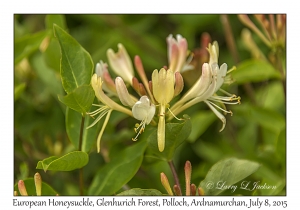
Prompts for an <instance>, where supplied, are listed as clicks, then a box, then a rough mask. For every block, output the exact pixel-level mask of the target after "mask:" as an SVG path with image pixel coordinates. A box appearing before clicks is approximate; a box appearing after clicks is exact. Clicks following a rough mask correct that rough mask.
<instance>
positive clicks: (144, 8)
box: [0, 0, 300, 209]
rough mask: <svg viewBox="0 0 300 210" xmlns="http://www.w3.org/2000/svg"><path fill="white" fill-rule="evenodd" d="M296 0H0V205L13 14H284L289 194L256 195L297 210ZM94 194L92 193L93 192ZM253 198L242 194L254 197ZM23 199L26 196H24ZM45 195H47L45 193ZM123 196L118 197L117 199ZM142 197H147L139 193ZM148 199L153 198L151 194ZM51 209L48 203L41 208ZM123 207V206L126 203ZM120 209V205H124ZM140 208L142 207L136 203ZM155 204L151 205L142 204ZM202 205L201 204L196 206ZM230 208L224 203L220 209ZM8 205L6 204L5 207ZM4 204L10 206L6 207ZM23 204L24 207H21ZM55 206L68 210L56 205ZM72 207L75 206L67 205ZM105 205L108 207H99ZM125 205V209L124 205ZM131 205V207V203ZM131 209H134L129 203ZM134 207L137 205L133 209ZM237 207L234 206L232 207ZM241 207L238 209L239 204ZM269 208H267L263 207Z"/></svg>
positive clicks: (4, 194)
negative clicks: (283, 202)
mask: <svg viewBox="0 0 300 210" xmlns="http://www.w3.org/2000/svg"><path fill="white" fill-rule="evenodd" d="M294 2H296V1H279V0H276V1H275V0H267V1H266V0H265V1H261V0H252V1H247V2H245V1H240V0H235V1H199V0H198V1H197V0H189V1H178V2H176V1H162V0H152V1H137V0H135V1H133V0H123V1H122V0H120V1H116V0H109V1H78V3H77V2H76V1H72V2H70V1H61V0H59V1H58V0H52V1H48V2H45V1H37V0H29V1H8V2H7V1H1V3H0V8H1V13H0V14H1V19H0V20H1V32H0V42H1V45H0V46H1V64H2V65H1V72H3V73H4V76H2V81H1V88H0V90H1V96H2V97H1V98H2V100H1V110H2V120H1V122H2V123H1V131H2V132H1V134H2V135H1V143H2V144H1V158H0V166H1V178H0V180H1V181H0V186H1V187H0V189H1V190H0V193H1V194H0V197H1V201H0V206H1V207H2V206H3V207H11V206H12V205H13V202H12V201H13V198H14V197H13V196H12V195H11V192H12V187H13V186H12V184H13V183H12V181H11V180H12V179H13V178H12V177H13V113H14V110H13V14H15V13H43V14H45V13H57V14H59V13H65V14H66V13H151V14H155V13H177V14H179V13H194V14H199V13H214V14H219V13H230V14H237V13H287V50H288V51H287V55H288V56H287V69H288V72H287V91H288V92H287V196H286V197H285V196H280V197H259V199H265V198H268V199H270V200H274V199H276V200H288V207H289V208H290V209H296V208H294V207H296V206H298V197H299V196H298V194H299V193H298V189H299V182H298V180H297V178H298V177H299V159H298V156H297V155H299V151H298V150H299V137H298V135H297V134H298V133H297V131H298V130H299V124H298V122H297V121H296V119H297V118H296V117H298V113H299V111H297V110H296V108H298V107H299V100H298V96H299V93H298V87H297V86H299V82H298V78H299V71H300V70H299V69H298V68H299V67H298V66H297V64H298V63H296V62H295V61H299V53H298V51H296V50H295V49H297V48H298V45H299V44H298V43H299V37H300V36H299V30H300V29H299V20H300V19H299V14H298V11H296V8H298V4H296V3H294ZM297 39H298V41H297ZM72 198H74V199H80V197H60V198H59V199H62V200H66V201H67V200H70V199H72ZM92 198H93V199H96V197H92ZM230 198H231V197H207V199H208V200H214V199H218V200H228V199H230ZM255 198H256V197H245V199H255ZM23 199H25V200H26V198H23ZM43 199H46V198H45V197H44V198H43ZM120 199H121V198H120ZM143 199H145V200H146V199H147V198H145V197H143ZM149 199H151V198H149ZM44 208H45V209H53V208H52V207H44ZM124 208H125V209H126V208H127V207H124ZM124 208H122V209H124ZM139 208H140V207H139ZM145 208H146V209H147V208H149V209H150V208H151V209H153V207H149V206H148V207H145ZM198 208H201V207H198ZM229 208H230V209H232V207H226V208H223V209H229ZM4 209H6V208H4ZM7 209H8V208H7ZM25 209H26V208H25ZM55 209H66V207H59V208H55ZM70 209H74V208H70ZM101 209H106V208H101ZM127 209H129V208H127ZM130 209H132V208H130ZM133 209H134V208H133ZM135 209H137V208H135ZM236 209H237V208H236ZM239 209H240V208H239ZM261 209H267V208H264V207H263V208H261Z"/></svg>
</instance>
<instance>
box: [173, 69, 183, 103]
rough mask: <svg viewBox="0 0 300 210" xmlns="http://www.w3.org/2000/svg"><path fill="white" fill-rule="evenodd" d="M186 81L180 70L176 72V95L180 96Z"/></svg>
mask: <svg viewBox="0 0 300 210" xmlns="http://www.w3.org/2000/svg"><path fill="white" fill-rule="evenodd" d="M183 87H184V82H183V78H182V76H181V74H180V73H179V72H176V73H175V88H174V97H175V96H178V95H179V94H180V93H181V91H182V90H183Z"/></svg>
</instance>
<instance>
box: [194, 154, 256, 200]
mask: <svg viewBox="0 0 300 210" xmlns="http://www.w3.org/2000/svg"><path fill="white" fill-rule="evenodd" d="M259 166H260V165H259V164H258V163H256V162H252V161H249V160H240V159H236V158H228V159H225V160H221V161H219V162H217V163H216V164H215V165H213V166H212V167H211V169H210V170H209V171H208V173H207V175H206V177H205V179H204V180H203V181H201V183H200V186H199V187H201V188H202V189H203V190H204V194H205V195H218V194H220V193H221V192H222V191H224V190H226V189H224V187H222V185H223V184H224V185H223V186H225V185H226V186H231V185H233V184H235V183H237V182H239V181H241V180H243V179H244V178H246V177H247V176H249V175H251V174H253V173H254V172H255V171H256V170H257V169H258V168H259Z"/></svg>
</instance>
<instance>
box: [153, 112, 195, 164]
mask: <svg viewBox="0 0 300 210" xmlns="http://www.w3.org/2000/svg"><path fill="white" fill-rule="evenodd" d="M184 117H185V120H184V121H183V122H182V123H167V124H166V129H165V134H166V139H165V140H166V142H165V149H164V151H162V152H160V151H159V150H158V144H157V129H154V131H153V132H152V133H151V134H150V135H149V137H148V146H149V149H150V150H151V152H153V155H155V156H157V157H160V158H161V159H163V160H167V161H169V160H172V158H173V155H174V152H175V150H176V148H177V147H179V146H180V145H181V144H182V143H183V142H184V140H186V139H187V138H188V136H189V135H190V133H191V129H192V125H191V121H190V119H189V117H188V116H187V115H185V116H184Z"/></svg>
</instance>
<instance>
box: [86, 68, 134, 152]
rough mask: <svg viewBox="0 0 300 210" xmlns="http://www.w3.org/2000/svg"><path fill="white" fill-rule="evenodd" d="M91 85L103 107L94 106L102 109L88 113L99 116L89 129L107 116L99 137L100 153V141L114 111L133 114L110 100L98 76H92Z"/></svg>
mask: <svg viewBox="0 0 300 210" xmlns="http://www.w3.org/2000/svg"><path fill="white" fill-rule="evenodd" d="M91 84H92V87H93V89H94V91H95V95H96V97H97V99H98V100H99V101H100V102H101V103H102V104H103V105H98V104H93V105H94V106H98V107H100V108H99V109H97V110H95V111H93V112H90V113H88V114H89V115H90V116H91V117H94V116H96V115H98V114H99V116H98V117H97V118H96V120H95V121H94V122H93V123H92V124H91V125H90V126H88V127H87V128H90V127H92V126H94V125H95V124H96V123H97V122H99V121H100V120H101V119H102V118H103V117H104V116H105V115H106V118H105V120H104V123H103V126H102V128H101V130H100V133H99V135H98V138H97V151H98V152H100V140H101V137H102V135H103V132H104V129H105V127H106V125H107V123H108V120H109V118H110V115H111V112H112V111H113V110H116V111H119V112H123V113H125V114H127V115H129V116H132V113H131V111H130V110H129V109H127V108H125V107H123V106H121V105H119V104H118V103H116V102H114V101H113V100H112V99H111V98H109V97H108V96H107V95H106V94H105V93H104V92H103V89H102V85H103V80H102V78H101V77H100V76H98V75H97V74H94V75H93V76H92V79H91Z"/></svg>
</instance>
